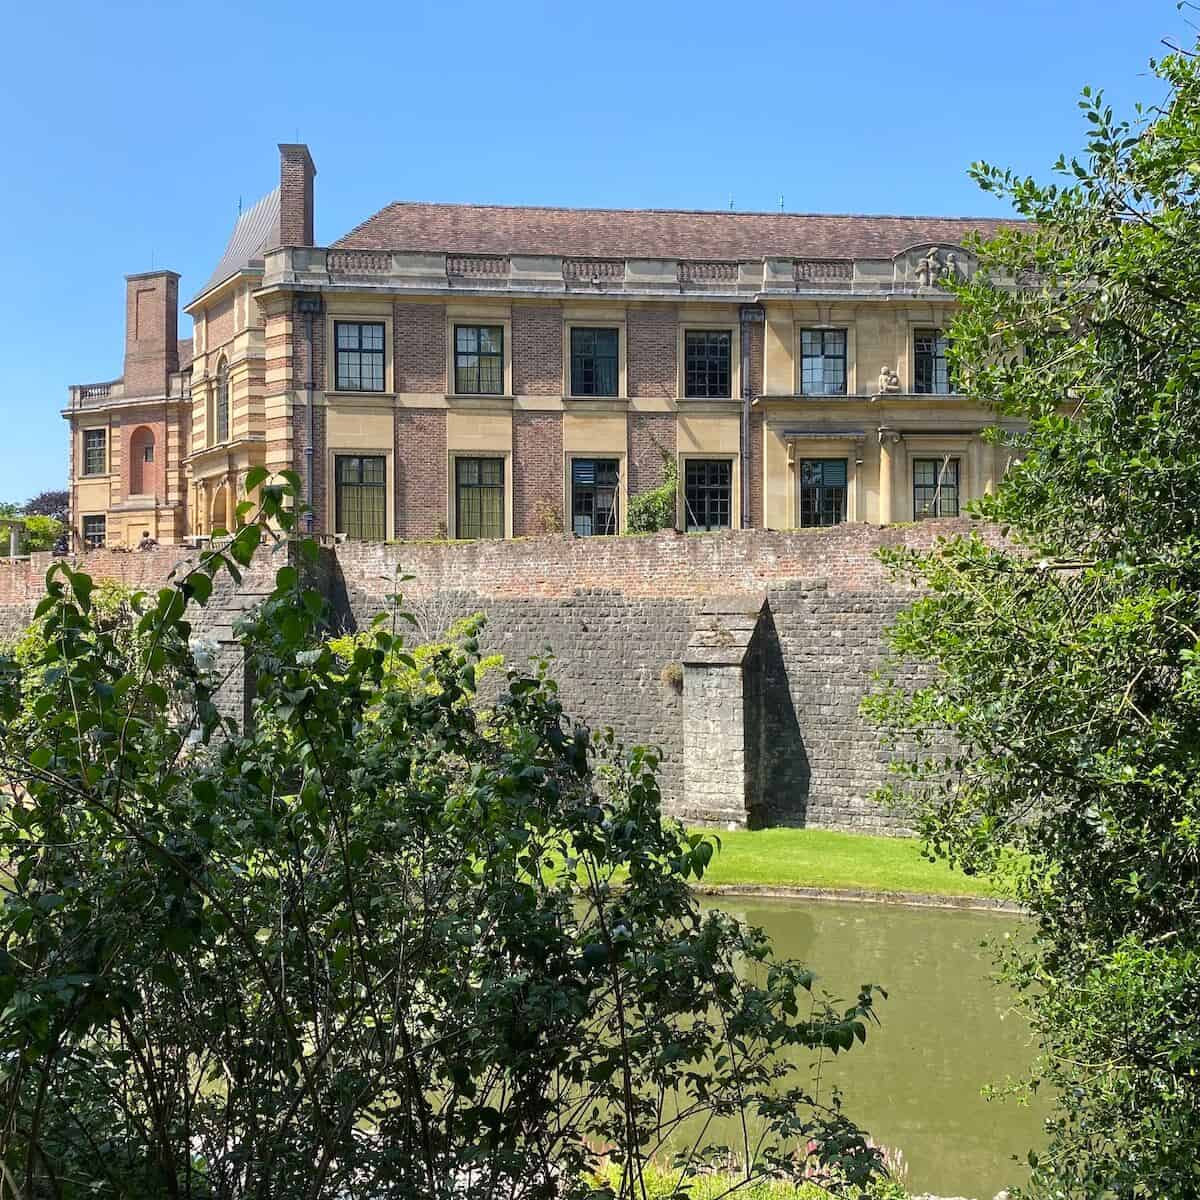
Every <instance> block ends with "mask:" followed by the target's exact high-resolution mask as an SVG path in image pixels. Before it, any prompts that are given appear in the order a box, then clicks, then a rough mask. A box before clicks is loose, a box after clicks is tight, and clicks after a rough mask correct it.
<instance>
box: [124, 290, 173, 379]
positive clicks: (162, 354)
mask: <svg viewBox="0 0 1200 1200" xmlns="http://www.w3.org/2000/svg"><path fill="white" fill-rule="evenodd" d="M178 370H179V276H178V274H177V273H176V272H174V271H146V272H144V273H143V274H141V275H126V276H125V373H124V378H125V395H126V396H165V395H166V394H167V376H168V375H169V374H170V373H171V372H172V371H178Z"/></svg>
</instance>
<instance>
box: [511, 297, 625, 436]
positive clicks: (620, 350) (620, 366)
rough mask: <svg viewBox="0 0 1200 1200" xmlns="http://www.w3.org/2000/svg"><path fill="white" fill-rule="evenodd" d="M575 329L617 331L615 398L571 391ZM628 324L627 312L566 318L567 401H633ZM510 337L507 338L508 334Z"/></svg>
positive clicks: (565, 370) (564, 385)
mask: <svg viewBox="0 0 1200 1200" xmlns="http://www.w3.org/2000/svg"><path fill="white" fill-rule="evenodd" d="M572 329H615V330H616V331H617V394H616V395H615V396H576V395H575V393H574V392H572V391H571V330H572ZM626 330H627V321H626V317H625V313H624V312H622V313H621V314H620V316H617V315H613V316H605V315H603V313H602V312H601V313H598V314H597V315H596V316H573V317H564V318H563V330H562V344H563V352H562V362H563V379H562V394H563V398H564V399H566V400H579V401H581V402H589V401H591V402H595V403H597V404H603V403H604V402H605V401H608V402H609V403H611V402H612V401H613V400H628V399H629V372H628V357H627V348H628V345H629V339H628V337H627V336H626ZM506 336H507V335H506ZM504 353H505V358H506V359H507V357H508V350H507V347H506V348H505V352H504ZM581 457H582V456H581Z"/></svg>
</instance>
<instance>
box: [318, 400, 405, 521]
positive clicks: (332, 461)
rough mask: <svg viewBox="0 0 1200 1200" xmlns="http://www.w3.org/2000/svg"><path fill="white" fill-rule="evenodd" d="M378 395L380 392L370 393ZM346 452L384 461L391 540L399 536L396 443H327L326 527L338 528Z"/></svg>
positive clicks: (385, 492) (386, 510)
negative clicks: (340, 464)
mask: <svg viewBox="0 0 1200 1200" xmlns="http://www.w3.org/2000/svg"><path fill="white" fill-rule="evenodd" d="M369 394H373V395H378V393H377V392H376V393H369ZM343 455H351V456H354V457H363V456H367V457H373V458H382V459H383V460H384V464H383V467H384V473H385V475H384V489H383V491H384V520H385V525H384V529H385V531H386V537H387V540H388V541H389V542H390V541H394V540H395V537H396V448H395V447H394V446H380V447H379V448H375V447H363V446H327V447H326V448H325V480H326V487H325V528H326V529H333V530H336V529H337V476H336V465H337V464H336V460H337V458H338V457H340V456H343Z"/></svg>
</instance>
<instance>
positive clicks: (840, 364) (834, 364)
mask: <svg viewBox="0 0 1200 1200" xmlns="http://www.w3.org/2000/svg"><path fill="white" fill-rule="evenodd" d="M800 391H801V392H802V393H803V394H804V395H806V396H844V395H845V394H846V331H845V330H844V329H802V330H801V331H800Z"/></svg>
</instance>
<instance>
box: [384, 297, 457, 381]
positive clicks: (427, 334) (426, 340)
mask: <svg viewBox="0 0 1200 1200" xmlns="http://www.w3.org/2000/svg"><path fill="white" fill-rule="evenodd" d="M392 313H393V326H394V329H395V362H394V364H393V370H394V373H395V377H396V391H398V392H410V393H411V392H429V393H432V394H434V395H437V394H439V393H440V394H442V395H444V394H445V393H446V391H447V390H448V387H447V383H446V306H445V305H444V304H412V303H408V302H405V301H401V300H397V301H396V303H395V304H394V305H393V307H392Z"/></svg>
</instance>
